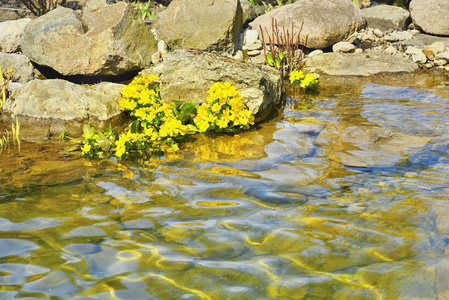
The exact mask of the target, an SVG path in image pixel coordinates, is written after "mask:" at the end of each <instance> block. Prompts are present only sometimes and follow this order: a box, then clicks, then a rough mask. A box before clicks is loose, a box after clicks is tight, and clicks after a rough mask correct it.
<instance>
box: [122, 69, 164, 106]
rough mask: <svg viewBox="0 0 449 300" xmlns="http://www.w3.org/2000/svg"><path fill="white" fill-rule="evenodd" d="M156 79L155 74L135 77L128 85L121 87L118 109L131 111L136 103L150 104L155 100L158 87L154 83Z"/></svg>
mask: <svg viewBox="0 0 449 300" xmlns="http://www.w3.org/2000/svg"><path fill="white" fill-rule="evenodd" d="M156 79H157V76H156V75H154V74H151V75H142V76H138V77H135V78H134V80H133V81H132V82H131V83H130V84H129V85H127V86H125V87H124V88H123V89H122V99H121V100H120V103H119V105H120V109H121V110H129V111H131V112H132V111H133V110H134V109H136V108H137V106H138V105H141V106H144V105H146V104H150V105H151V104H154V103H155V102H157V100H158V92H159V88H158V87H157V85H156V84H155V83H154V81H155V80H156Z"/></svg>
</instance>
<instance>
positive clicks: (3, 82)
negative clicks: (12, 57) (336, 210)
mask: <svg viewBox="0 0 449 300" xmlns="http://www.w3.org/2000/svg"><path fill="white" fill-rule="evenodd" d="M0 77H1V78H0V91H1V96H0V109H1V108H2V107H3V105H4V104H5V102H6V100H7V99H8V97H9V94H10V92H9V89H8V87H9V83H10V82H11V80H12V78H13V77H12V66H11V67H10V68H9V69H8V70H7V71H6V74H3V70H2V66H0Z"/></svg>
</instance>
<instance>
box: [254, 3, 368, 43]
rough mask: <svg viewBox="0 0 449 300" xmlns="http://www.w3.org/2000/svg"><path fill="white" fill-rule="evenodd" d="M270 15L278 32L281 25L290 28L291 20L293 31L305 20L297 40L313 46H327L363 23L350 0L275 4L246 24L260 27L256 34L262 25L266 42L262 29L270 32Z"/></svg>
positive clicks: (297, 29) (265, 33)
mask: <svg viewBox="0 0 449 300" xmlns="http://www.w3.org/2000/svg"><path fill="white" fill-rule="evenodd" d="M272 19H274V20H275V21H277V25H278V29H279V31H281V32H282V31H283V30H282V28H283V27H285V29H286V30H289V31H291V30H292V23H293V25H294V27H293V28H294V29H293V31H294V34H295V35H296V34H297V33H298V32H299V30H300V28H301V24H302V23H304V26H303V29H302V32H301V37H300V44H301V45H303V46H305V47H308V48H313V49H323V48H326V47H329V46H331V45H333V44H335V43H337V42H339V41H342V40H344V39H346V38H347V37H348V36H350V35H351V34H352V33H353V32H354V31H356V30H358V29H361V28H364V27H365V25H366V21H365V19H364V18H363V15H362V12H361V10H360V9H359V8H358V7H357V5H355V4H354V3H352V2H351V1H348V0H326V1H322V0H301V1H298V2H295V3H293V4H289V5H284V6H282V7H279V8H276V9H274V10H272V11H271V12H269V13H267V14H264V15H262V16H260V17H258V18H257V19H255V20H254V21H253V22H251V23H250V24H249V25H250V26H251V27H252V29H255V30H258V31H259V35H261V34H260V26H261V27H262V29H263V31H264V36H265V38H264V39H265V42H266V43H268V36H267V32H266V31H265V30H267V31H268V34H269V35H271V32H272V21H271V20H272ZM291 34H292V33H291V32H290V35H291ZM272 40H273V39H272Z"/></svg>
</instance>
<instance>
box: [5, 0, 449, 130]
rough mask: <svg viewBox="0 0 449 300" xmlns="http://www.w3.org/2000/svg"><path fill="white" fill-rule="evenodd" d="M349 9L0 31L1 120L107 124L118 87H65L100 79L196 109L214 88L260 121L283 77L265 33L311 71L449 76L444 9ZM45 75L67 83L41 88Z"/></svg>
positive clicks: (77, 20)
mask: <svg viewBox="0 0 449 300" xmlns="http://www.w3.org/2000/svg"><path fill="white" fill-rule="evenodd" d="M429 1H430V2H429ZM358 4H359V7H360V8H364V9H360V8H359V7H358V6H357V5H355V4H353V3H352V1H348V0H328V1H322V0H302V1H297V2H295V3H293V4H289V5H284V6H282V7H279V8H276V9H274V10H272V11H271V12H269V13H266V14H262V11H263V9H262V10H261V9H260V7H254V6H252V5H251V4H250V3H249V2H248V1H246V0H227V1H213V0H173V1H171V2H170V5H169V6H168V7H167V8H166V9H165V10H163V11H162V12H160V13H159V14H158V15H157V16H156V18H155V20H154V22H153V24H152V25H151V26H148V25H147V24H145V23H144V22H143V21H142V20H140V17H139V16H138V13H137V11H136V10H135V8H134V7H133V6H130V5H128V4H126V3H124V2H119V3H114V4H111V5H107V4H106V2H105V0H90V1H89V2H87V4H86V6H85V8H84V9H83V10H82V11H74V10H71V9H68V8H64V7H59V8H57V9H55V10H53V11H51V12H49V13H47V14H46V15H44V16H41V17H39V18H35V19H33V20H30V19H21V20H17V21H9V22H3V23H0V50H1V51H2V52H3V53H0V65H1V66H2V67H3V70H4V72H5V71H6V69H7V68H8V67H9V66H11V65H12V66H13V67H14V72H13V73H14V81H15V83H14V85H13V84H11V86H10V89H11V90H14V91H15V92H14V93H13V97H10V99H9V100H8V103H6V104H5V105H4V111H6V112H7V113H9V114H12V115H22V116H28V117H32V118H41V119H58V120H62V121H63V122H65V121H68V122H70V120H76V122H78V121H79V122H82V121H83V120H84V121H86V120H98V121H99V122H103V121H106V120H111V119H113V118H115V117H117V116H118V115H120V112H119V110H118V109H117V103H118V101H119V99H120V93H119V92H118V91H119V89H120V88H121V85H120V84H116V83H109V84H107V85H105V84H103V85H96V86H95V85H94V86H84V85H79V84H75V83H71V82H69V81H67V80H73V79H74V78H75V77H76V78H78V76H81V80H80V81H83V80H91V79H92V78H93V80H95V78H97V80H99V79H101V78H100V77H96V76H108V77H107V78H108V80H110V81H116V82H117V81H119V80H120V79H119V77H118V76H120V75H123V74H125V75H126V74H131V75H132V76H134V75H135V74H137V72H139V71H141V70H144V71H143V73H148V72H154V73H157V74H158V75H160V81H161V96H162V98H163V100H164V101H171V100H178V99H181V100H186V101H191V100H195V101H198V102H200V101H205V98H206V97H205V93H206V92H207V90H208V88H209V86H210V85H211V84H213V83H214V82H215V81H229V82H232V83H233V84H235V85H236V86H237V88H238V89H240V90H241V91H242V95H243V96H244V97H245V98H246V99H247V105H248V106H249V107H250V108H251V109H252V110H253V112H254V113H255V114H257V117H258V118H257V119H258V120H259V121H260V120H263V118H265V117H266V116H267V115H268V114H269V112H270V111H271V109H272V107H273V106H274V104H275V102H276V101H278V100H279V99H280V98H281V97H282V92H283V90H284V87H283V82H282V78H281V75H280V72H278V71H276V70H274V69H272V68H270V67H267V66H264V65H265V64H266V58H265V53H267V49H268V47H267V45H264V44H263V41H264V42H265V43H268V42H269V41H270V40H271V41H275V40H277V39H278V37H277V36H276V37H274V36H273V35H272V32H273V24H276V25H275V26H277V28H278V29H279V34H280V35H281V36H282V35H284V34H285V33H287V34H288V35H289V38H291V36H292V33H295V34H297V33H298V32H300V31H301V35H300V38H299V40H300V44H301V46H303V47H305V49H304V52H302V54H303V55H304V56H305V57H306V59H305V61H304V64H305V66H306V70H308V71H316V72H321V73H324V74H329V75H349V76H354V75H356V76H368V75H373V74H378V73H386V72H413V71H414V70H416V69H417V68H418V67H423V68H431V67H436V68H446V69H447V70H449V37H447V38H445V37H443V36H444V35H449V28H448V24H447V22H445V21H444V20H447V18H448V16H447V13H448V11H449V8H448V7H447V5H448V4H447V1H446V0H412V1H411V2H410V11H407V10H405V9H403V8H399V7H394V6H389V5H378V6H372V7H369V1H358ZM365 7H367V8H365ZM429 16H431V17H429ZM440 20H443V21H440ZM366 26H367V27H366ZM261 28H262V30H263V37H262V32H261ZM287 34H286V35H287ZM429 34H436V35H439V36H431V35H429ZM167 46H168V47H169V48H170V49H172V50H173V49H177V48H179V50H175V51H173V52H169V51H168V49H167ZM186 49H191V51H187V50H186ZM314 49H316V50H314ZM204 51H208V52H209V53H207V52H204ZM298 51H301V50H298ZM211 52H212V53H211ZM307 54H308V55H307ZM44 67H45V68H44ZM48 70H50V71H53V72H55V73H56V74H59V75H58V76H59V77H60V78H61V76H62V79H64V80H62V79H59V80H57V81H51V80H49V79H46V78H45V76H48V74H49V73H48ZM41 71H42V72H41ZM44 71H45V72H44ZM133 72H134V73H133ZM42 74H45V76H44V75H42ZM64 76H65V77H64ZM104 78H105V77H104ZM21 84H22V85H23V84H25V86H23V87H22V88H20V86H21ZM55 86H57V87H55ZM45 90H47V91H45ZM37 91H39V92H37ZM62 99H66V102H67V103H72V104H70V105H66V106H64V101H63V100H62ZM77 99H78V100H79V101H78V102H79V103H78V104H77V105H75V102H77V101H76V100H77ZM202 99H203V100H202ZM68 108H70V109H69V110H67V109H68Z"/></svg>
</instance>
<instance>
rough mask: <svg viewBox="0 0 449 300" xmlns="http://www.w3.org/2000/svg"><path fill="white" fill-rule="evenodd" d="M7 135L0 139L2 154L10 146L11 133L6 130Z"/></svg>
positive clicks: (0, 151)
mask: <svg viewBox="0 0 449 300" xmlns="http://www.w3.org/2000/svg"><path fill="white" fill-rule="evenodd" d="M5 133H6V135H3V136H2V137H1V138H0V153H2V152H3V151H5V150H6V149H8V145H9V131H8V130H6V129H5Z"/></svg>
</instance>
